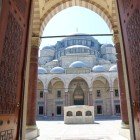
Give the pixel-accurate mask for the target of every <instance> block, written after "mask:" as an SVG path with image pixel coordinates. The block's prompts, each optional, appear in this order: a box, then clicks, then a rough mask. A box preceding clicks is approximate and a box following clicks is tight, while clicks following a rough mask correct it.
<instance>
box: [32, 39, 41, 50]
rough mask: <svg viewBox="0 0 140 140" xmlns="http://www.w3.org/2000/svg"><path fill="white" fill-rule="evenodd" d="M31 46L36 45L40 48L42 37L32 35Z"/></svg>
mask: <svg viewBox="0 0 140 140" xmlns="http://www.w3.org/2000/svg"><path fill="white" fill-rule="evenodd" d="M31 46H36V47H38V48H39V46H40V38H39V37H36V36H32V39H31Z"/></svg>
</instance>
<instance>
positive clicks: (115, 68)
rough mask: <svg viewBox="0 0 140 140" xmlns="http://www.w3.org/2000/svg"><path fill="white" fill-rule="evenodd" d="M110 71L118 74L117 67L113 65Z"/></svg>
mask: <svg viewBox="0 0 140 140" xmlns="http://www.w3.org/2000/svg"><path fill="white" fill-rule="evenodd" d="M109 71H110V72H116V71H117V65H113V66H112V67H110V69H109Z"/></svg>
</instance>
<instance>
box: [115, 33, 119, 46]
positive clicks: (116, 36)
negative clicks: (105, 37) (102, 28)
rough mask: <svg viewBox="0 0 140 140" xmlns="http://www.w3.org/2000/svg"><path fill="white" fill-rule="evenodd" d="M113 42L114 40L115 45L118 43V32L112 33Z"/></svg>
mask: <svg viewBox="0 0 140 140" xmlns="http://www.w3.org/2000/svg"><path fill="white" fill-rule="evenodd" d="M113 42H114V44H115V45H116V44H118V43H120V40H119V35H118V34H114V35H113Z"/></svg>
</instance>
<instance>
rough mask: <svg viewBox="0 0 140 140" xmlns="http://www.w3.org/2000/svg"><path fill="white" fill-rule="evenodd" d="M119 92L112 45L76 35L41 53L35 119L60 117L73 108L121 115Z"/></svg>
mask: <svg viewBox="0 0 140 140" xmlns="http://www.w3.org/2000/svg"><path fill="white" fill-rule="evenodd" d="M78 35H80V36H78ZM118 89H119V88H118V72H117V65H116V50H115V47H114V46H113V45H112V44H101V43H100V42H98V40H96V39H95V38H93V37H91V36H85V35H84V34H76V36H70V37H66V38H64V39H62V40H61V41H58V42H57V43H56V44H55V45H52V46H45V47H44V48H43V49H42V50H41V51H40V57H39V67H38V92H37V116H52V115H54V116H62V117H63V115H64V106H72V105H89V106H94V114H95V116H101V115H104V116H106V115H120V99H119V98H120V96H119V90H118Z"/></svg>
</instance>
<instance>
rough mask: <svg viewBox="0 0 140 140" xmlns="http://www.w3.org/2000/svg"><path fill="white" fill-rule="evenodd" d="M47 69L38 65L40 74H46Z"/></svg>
mask: <svg viewBox="0 0 140 140" xmlns="http://www.w3.org/2000/svg"><path fill="white" fill-rule="evenodd" d="M46 73H47V71H46V69H45V68H42V67H38V74H46Z"/></svg>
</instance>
